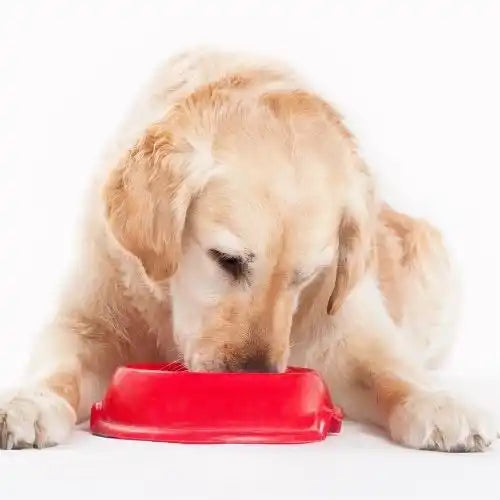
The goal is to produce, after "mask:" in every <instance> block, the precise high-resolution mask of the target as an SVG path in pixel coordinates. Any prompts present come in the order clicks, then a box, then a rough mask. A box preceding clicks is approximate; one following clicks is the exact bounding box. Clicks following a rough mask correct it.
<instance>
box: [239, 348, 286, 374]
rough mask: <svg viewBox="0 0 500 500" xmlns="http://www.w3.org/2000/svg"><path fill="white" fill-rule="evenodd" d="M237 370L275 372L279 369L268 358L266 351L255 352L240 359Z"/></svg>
mask: <svg viewBox="0 0 500 500" xmlns="http://www.w3.org/2000/svg"><path fill="white" fill-rule="evenodd" d="M239 371H242V372H251V373H276V372H278V371H279V370H278V366H277V364H276V363H273V362H272V361H271V360H270V359H269V356H268V354H267V353H266V352H256V353H253V354H251V355H249V356H246V357H244V358H243V359H242V360H241V362H240V366H239Z"/></svg>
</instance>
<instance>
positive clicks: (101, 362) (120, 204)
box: [0, 52, 496, 451]
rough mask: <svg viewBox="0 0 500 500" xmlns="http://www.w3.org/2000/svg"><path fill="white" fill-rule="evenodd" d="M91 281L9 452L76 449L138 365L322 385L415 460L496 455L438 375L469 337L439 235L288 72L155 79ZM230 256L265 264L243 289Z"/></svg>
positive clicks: (98, 220) (0, 409) (92, 216)
mask: <svg viewBox="0 0 500 500" xmlns="http://www.w3.org/2000/svg"><path fill="white" fill-rule="evenodd" d="M87 215H88V216H87V219H86V223H85V227H84V231H83V238H82V243H81V250H82V255H81V259H80V261H79V265H78V268H77V270H76V272H75V273H74V275H73V276H72V277H71V279H70V281H69V283H68V285H67V287H66V288H65V290H64V293H63V295H62V299H61V305H60V308H59V312H58V314H57V316H56V317H55V318H54V321H53V322H52V324H50V325H48V327H47V328H46V329H45V330H44V331H43V333H42V334H41V336H40V339H39V341H38V343H37V345H36V347H35V349H34V353H33V359H32V362H31V364H30V366H29V368H28V371H27V378H26V381H25V382H24V383H22V384H21V385H20V389H19V390H17V391H14V393H13V395H10V396H7V395H6V396H5V397H4V398H3V400H0V447H1V448H12V447H15V448H22V447H33V446H38V447H43V446H47V445H52V444H57V443H59V442H62V441H63V440H64V439H66V438H67V437H68V435H69V433H70V431H71V428H72V427H73V425H74V423H75V422H76V421H82V420H85V419H87V418H88V416H89V410H90V406H91V403H92V402H93V401H95V400H98V399H99V398H101V396H102V394H103V391H104V389H105V387H106V384H107V382H108V380H109V378H110V376H111V374H112V373H113V371H114V370H115V368H116V367H117V366H119V365H121V364H123V363H127V362H133V361H160V360H174V359H178V358H180V359H182V360H183V361H185V362H186V363H187V364H188V365H189V367H190V368H191V369H193V370H249V369H251V370H259V369H264V370H277V371H281V370H283V369H284V368H285V366H286V365H287V364H295V365H305V366H309V367H313V368H315V369H317V370H319V371H320V372H321V373H322V374H323V376H324V378H325V380H326V381H327V382H328V384H329V386H330V388H331V391H332V393H333V397H334V399H335V401H336V402H337V403H338V404H340V405H341V406H342V407H343V408H344V410H345V412H346V414H347V415H348V416H349V417H351V418H353V419H358V420H364V421H369V422H372V423H375V424H377V425H379V426H381V427H383V428H384V429H386V430H387V432H388V434H389V435H390V436H391V437H392V438H393V439H394V440H396V441H398V442H400V443H402V444H403V445H406V446H410V447H415V448H427V449H435V450H443V451H479V450H483V449H485V448H486V447H487V446H489V444H490V443H491V442H492V441H493V439H495V437H496V429H495V428H493V427H492V426H491V424H490V422H489V420H488V419H487V418H486V416H485V415H483V414H482V413H480V412H478V411H476V410H474V409H471V408H468V407H467V406H464V405H463V404H461V403H460V402H458V401H456V400H455V399H454V398H453V397H452V396H450V395H448V394H445V393H443V392H442V391H440V390H439V389H437V388H436V387H435V386H434V384H433V382H432V380H430V378H429V374H428V372H427V368H428V367H430V366H435V365H436V364H438V363H439V361H440V360H441V359H442V358H443V357H444V356H445V355H446V353H447V351H448V349H449V347H450V345H451V343H452V339H453V321H454V318H455V312H456V311H455V307H454V306H455V300H456V298H455V291H456V286H455V283H454V274H453V270H452V269H451V266H450V264H449V261H448V257H447V254H446V251H445V249H444V247H443V244H442V241H441V238H440V236H439V233H438V232H437V231H436V230H435V229H434V228H432V227H431V226H430V225H429V224H428V223H427V222H425V221H420V220H415V219H412V218H410V217H408V216H406V215H404V214H400V213H398V212H396V211H394V210H393V209H391V208H390V207H388V206H387V205H385V204H381V203H380V202H379V199H378V195H377V192H376V188H375V186H374V183H373V181H372V176H371V174H370V172H369V170H368V168H367V167H366V166H365V164H364V163H363V161H362V159H361V158H360V157H359V155H358V153H357V150H356V145H355V142H354V139H353V138H352V136H351V134H350V133H349V131H348V130H347V129H346V128H345V127H344V126H343V124H342V121H341V119H340V117H339V116H338V114H337V113H336V112H335V110H334V109H333V108H332V107H331V106H330V105H329V104H328V103H326V102H325V101H323V100H322V99H321V98H320V97H318V96H317V95H315V93H314V92H313V91H312V90H311V89H310V88H309V87H308V86H307V85H306V84H305V83H303V82H302V81H301V80H300V78H299V77H298V76H297V75H295V74H294V73H293V72H292V71H291V70H289V69H288V68H286V67H284V66H282V65H280V64H278V63H276V62H271V61H267V62H266V61H260V60H257V59H252V58H249V57H247V56H239V55H234V54H224V53H212V52H197V53H189V54H183V55H181V56H178V57H176V58H175V59H172V60H170V61H168V62H167V63H166V64H165V65H164V66H163V67H162V68H160V69H159V70H158V72H157V73H156V74H155V75H154V78H153V79H152V81H151V84H150V85H149V86H147V87H146V88H145V90H144V92H143V93H142V95H141V96H140V98H139V99H138V101H137V103H136V105H135V106H134V108H133V110H132V112H131V115H130V117H129V119H128V120H127V121H126V122H125V123H124V125H123V127H122V130H120V131H119V132H118V134H117V136H116V138H115V140H114V141H113V142H111V143H110V147H109V148H108V150H107V151H106V155H105V158H104V160H103V168H102V169H101V170H100V172H99V173H98V176H97V178H96V183H95V185H94V186H93V188H92V190H91V193H90V197H89V204H88V214H87ZM214 250H217V252H219V253H220V252H222V253H224V254H228V255H229V256H238V257H241V258H244V259H246V261H245V264H244V269H245V273H243V274H242V275H241V276H240V275H238V277H234V276H232V275H231V271H229V272H228V270H227V269H224V268H223V266H222V267H221V262H220V261H218V260H217V255H218V254H217V253H214Z"/></svg>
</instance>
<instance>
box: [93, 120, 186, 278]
mask: <svg viewBox="0 0 500 500" xmlns="http://www.w3.org/2000/svg"><path fill="white" fill-rule="evenodd" d="M187 147H188V145H187V144H186V143H185V142H183V141H179V140H177V141H176V140H174V138H173V136H172V134H171V133H170V132H169V131H168V130H166V129H165V124H162V123H159V124H155V125H154V126H152V127H151V128H149V129H148V130H147V132H146V133H145V135H144V136H143V137H142V138H141V139H140V140H139V141H138V142H137V143H136V144H135V146H134V147H133V148H132V149H130V150H129V151H128V153H127V154H126V156H125V157H124V158H123V159H122V161H121V162H120V163H119V165H118V166H117V167H116V168H115V169H114V170H113V171H112V172H111V173H110V175H109V178H108V181H107V183H106V185H105V187H104V193H103V194H104V201H105V206H106V216H107V221H108V224H109V227H110V229H111V232H112V234H113V235H114V236H115V238H116V239H117V240H118V242H119V243H120V244H121V245H122V246H123V247H124V248H125V249H127V250H128V251H129V252H131V253H132V254H134V255H135V256H136V257H138V258H139V259H140V261H141V262H142V265H143V266H144V269H145V271H146V273H147V274H148V275H149V276H150V277H151V278H152V279H154V280H156V281H161V280H163V279H166V278H168V277H169V276H171V275H172V274H173V273H174V272H175V271H176V269H177V265H178V262H179V259H180V256H181V251H182V233H183V229H184V225H185V220H186V213H187V210H188V207H189V203H190V201H191V198H192V192H191V191H190V189H189V187H188V185H187V182H186V168H185V167H186V164H185V163H186V158H185V157H186V155H185V153H186V148H187Z"/></svg>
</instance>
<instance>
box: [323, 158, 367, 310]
mask: <svg viewBox="0 0 500 500" xmlns="http://www.w3.org/2000/svg"><path fill="white" fill-rule="evenodd" d="M346 194H347V196H346V205H345V208H344V212H343V214H342V217H341V220H340V224H339V229H338V252H337V269H336V277H335V286H334V288H333V292H332V294H331V295H330V299H329V300H328V306H327V312H328V314H335V313H336V312H337V311H338V310H339V308H340V306H341V305H342V303H343V302H344V300H345V298H346V297H347V295H348V294H349V292H350V291H351V290H352V288H353V287H354V285H355V284H356V283H357V281H358V280H359V279H360V278H361V277H362V276H363V274H364V273H365V271H366V269H367V267H368V266H369V263H370V261H371V259H372V256H373V252H374V250H375V249H374V242H373V240H374V225H375V224H374V221H375V200H374V193H373V185H372V181H371V177H370V174H369V172H368V170H367V168H366V167H365V166H364V165H362V164H360V165H359V167H356V168H355V171H354V172H352V177H351V179H350V182H349V187H348V189H347V193H346Z"/></svg>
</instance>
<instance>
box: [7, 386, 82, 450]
mask: <svg viewBox="0 0 500 500" xmlns="http://www.w3.org/2000/svg"><path fill="white" fill-rule="evenodd" d="M75 421H76V416H75V412H74V411H73V409H72V408H71V406H70V405H69V404H68V403H67V402H66V401H65V400H64V399H62V398H61V397H59V396H58V395H57V394H54V393H53V392H50V391H46V390H43V389H42V390H37V389H33V390H24V391H20V392H18V393H17V394H16V395H15V396H14V397H11V398H6V399H5V400H0V449H13V448H14V449H19V448H45V447H47V446H53V445H55V444H58V443H61V442H62V441H64V440H65V439H66V438H67V437H68V435H69V434H70V432H71V429H72V427H73V426H74V424H75Z"/></svg>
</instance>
